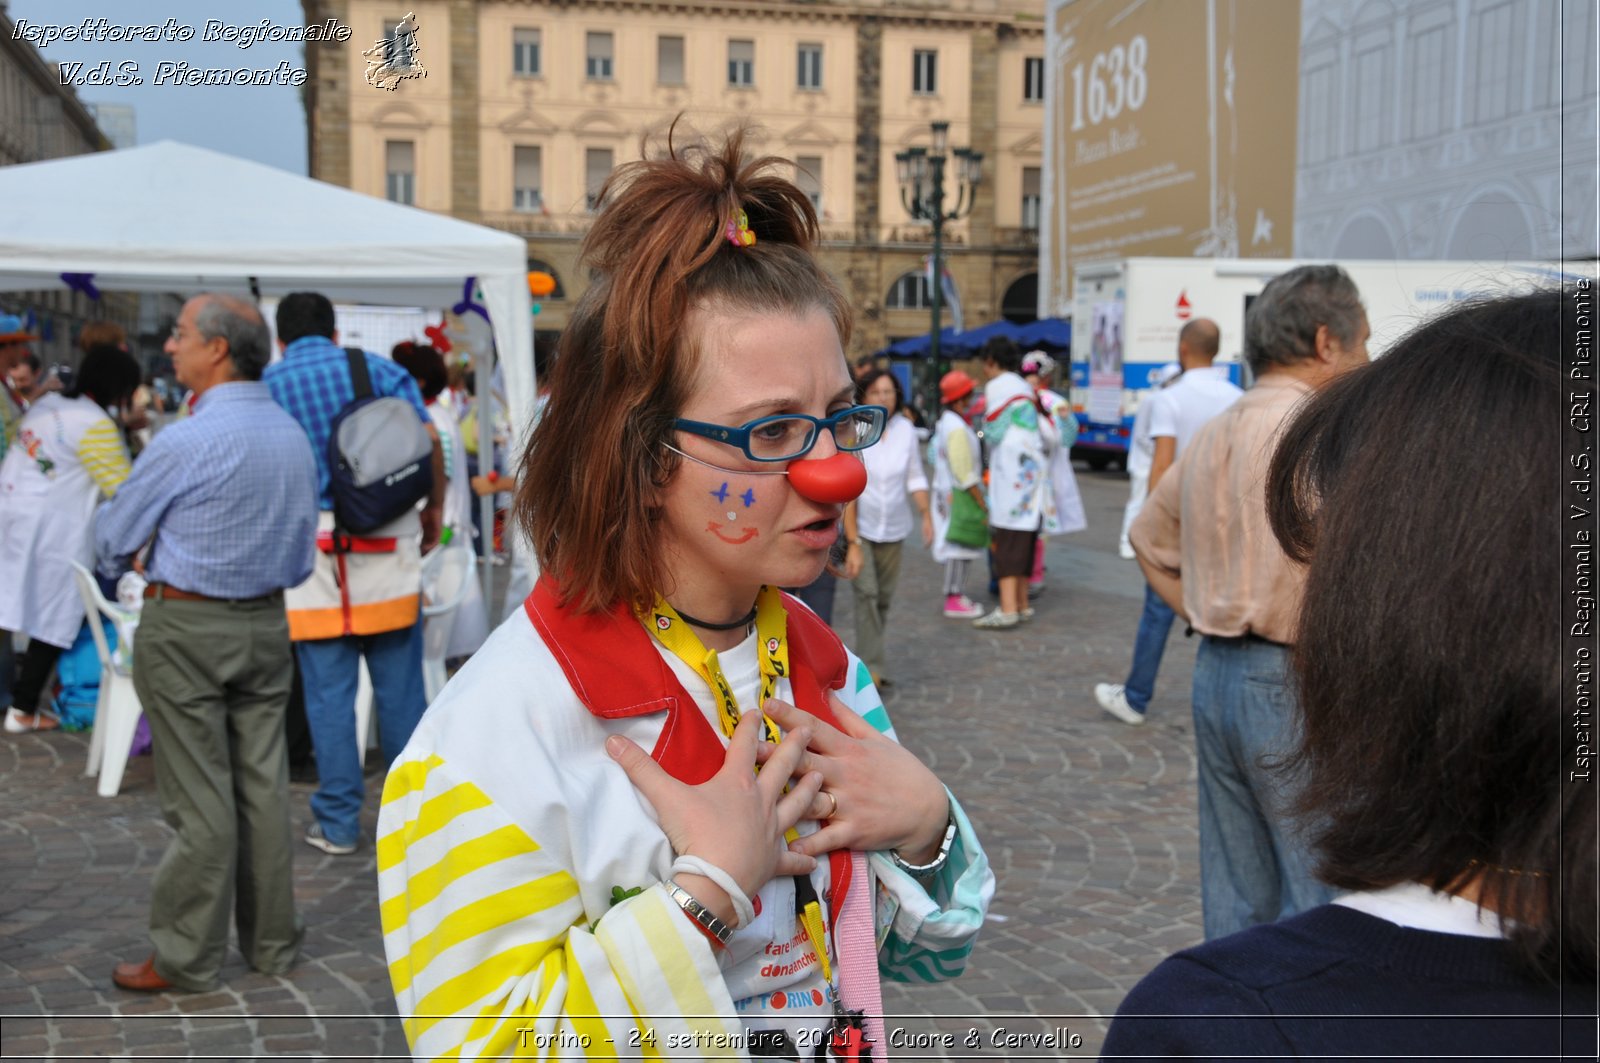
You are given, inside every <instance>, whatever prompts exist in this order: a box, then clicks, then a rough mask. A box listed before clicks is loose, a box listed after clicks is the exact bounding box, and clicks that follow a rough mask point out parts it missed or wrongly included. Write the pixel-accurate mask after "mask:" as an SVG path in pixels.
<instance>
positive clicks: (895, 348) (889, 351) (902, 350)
mask: <svg viewBox="0 0 1600 1063" xmlns="http://www.w3.org/2000/svg"><path fill="white" fill-rule="evenodd" d="M958 335H959V333H957V332H956V330H955V329H954V328H953V327H952V328H946V329H941V330H940V332H939V349H940V350H941V351H948V350H950V348H951V346H952V345H953V344H954V343H955V342H956V337H957V336H958ZM928 347H929V342H928V337H927V336H926V335H922V336H907V337H906V338H905V339H903V340H900V341H898V342H896V343H891V344H889V346H887V347H885V348H884V349H883V350H881V351H878V352H877V355H878V357H879V358H883V357H889V358H926V357H927V356H928Z"/></svg>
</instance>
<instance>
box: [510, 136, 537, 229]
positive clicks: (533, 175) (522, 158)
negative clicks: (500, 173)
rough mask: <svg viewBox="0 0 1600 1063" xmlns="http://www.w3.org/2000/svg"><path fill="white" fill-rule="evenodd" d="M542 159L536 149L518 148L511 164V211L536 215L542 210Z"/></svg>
mask: <svg viewBox="0 0 1600 1063" xmlns="http://www.w3.org/2000/svg"><path fill="white" fill-rule="evenodd" d="M542 163H543V159H542V157H541V153H540V150H539V149H538V148H536V147H518V148H516V149H515V150H514V152H513V157H512V163H511V209H512V210H518V211H525V212H528V213H535V214H536V213H538V212H539V211H541V210H543V209H544V181H543V180H542V179H541V177H542V171H543V165H542Z"/></svg>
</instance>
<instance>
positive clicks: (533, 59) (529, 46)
mask: <svg viewBox="0 0 1600 1063" xmlns="http://www.w3.org/2000/svg"><path fill="white" fill-rule="evenodd" d="M511 72H512V73H513V74H515V75H516V76H517V77H519V78H536V77H538V76H539V74H540V73H541V72H542V71H541V70H540V69H539V31H538V30H527V29H521V30H512V31H511Z"/></svg>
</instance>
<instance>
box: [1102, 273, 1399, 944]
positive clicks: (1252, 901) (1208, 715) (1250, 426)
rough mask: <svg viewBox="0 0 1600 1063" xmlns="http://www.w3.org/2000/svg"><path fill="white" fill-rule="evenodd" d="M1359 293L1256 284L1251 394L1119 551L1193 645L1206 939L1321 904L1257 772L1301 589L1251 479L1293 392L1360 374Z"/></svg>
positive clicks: (1192, 447) (1215, 427)
mask: <svg viewBox="0 0 1600 1063" xmlns="http://www.w3.org/2000/svg"><path fill="white" fill-rule="evenodd" d="M1370 334H1371V330H1370V328H1369V327H1368V325H1367V315H1366V311H1365V310H1364V309H1363V308H1362V306H1361V296H1360V293H1359V292H1358V291H1357V290H1356V286H1355V284H1354V283H1353V282H1352V281H1351V280H1350V277H1349V276H1348V275H1347V274H1346V273H1345V272H1344V271H1343V270H1342V269H1340V268H1339V267H1337V266H1301V267H1299V268H1297V269H1293V270H1290V271H1289V272H1288V273H1284V274H1282V275H1280V276H1278V277H1275V278H1273V280H1272V281H1271V282H1270V283H1268V284H1267V286H1266V287H1265V288H1264V289H1262V292H1261V294H1260V296H1258V297H1257V298H1256V300H1255V302H1254V303H1253V304H1252V306H1251V308H1250V313H1249V315H1248V317H1247V318H1246V320H1245V356H1246V359H1247V360H1248V362H1249V365H1250V369H1251V371H1252V372H1253V373H1254V375H1255V385H1254V386H1253V387H1252V388H1251V389H1250V390H1249V391H1247V392H1245V394H1244V395H1243V396H1242V397H1241V398H1239V399H1238V400H1237V401H1236V402H1234V403H1233V404H1232V405H1231V406H1229V407H1228V408H1227V409H1225V410H1224V411H1223V412H1221V413H1220V414H1217V415H1216V416H1215V417H1213V418H1212V419H1211V420H1210V421H1208V422H1206V423H1205V424H1204V425H1203V426H1202V427H1201V428H1200V430H1199V431H1198V432H1197V433H1196V434H1195V436H1194V438H1193V440H1191V441H1190V443H1189V445H1188V446H1187V448H1185V450H1184V452H1183V455H1182V456H1181V457H1180V458H1179V459H1178V461H1177V462H1176V464H1174V465H1173V466H1172V468H1171V469H1170V470H1168V471H1167V473H1166V475H1165V476H1164V477H1162V479H1161V482H1160V484H1159V485H1157V486H1156V487H1155V488H1154V490H1153V491H1152V493H1151V496H1150V499H1149V501H1148V502H1146V503H1145V507H1144V509H1143V511H1141V512H1140V514H1139V517H1138V519H1137V520H1135V521H1134V524H1133V528H1132V529H1131V530H1130V532H1129V539H1130V540H1131V541H1132V543H1133V548H1134V551H1135V553H1137V554H1138V557H1139V564H1140V566H1141V567H1142V568H1143V569H1144V573H1145V578H1146V579H1147V580H1148V581H1149V583H1150V586H1151V587H1152V588H1153V589H1154V590H1155V591H1156V593H1158V594H1160V595H1161V597H1162V598H1163V599H1165V600H1166V602H1167V603H1168V604H1169V605H1171V606H1172V607H1173V609H1175V610H1176V611H1177V612H1178V613H1179V615H1181V616H1183V617H1184V618H1185V619H1186V620H1188V622H1189V625H1190V626H1191V627H1192V628H1193V629H1194V630H1195V631H1197V632H1199V633H1200V635H1201V636H1202V638H1201V642H1200V648H1199V650H1198V652H1197V654H1196V657H1195V672H1194V696H1193V701H1194V722H1195V753H1196V758H1197V760H1198V762H1199V785H1200V889H1201V898H1202V901H1203V905H1204V921H1205V931H1206V937H1207V938H1208V939H1210V938H1216V937H1221V936H1223V935H1225V934H1231V933H1233V932H1234V931H1237V930H1242V929H1244V928H1245V927H1247V926H1250V925H1252V924H1255V923H1265V922H1273V921H1275V920H1277V919H1280V918H1282V917H1284V916H1287V915H1292V914H1294V913H1296V912H1299V911H1303V910H1305V909H1307V908H1310V907H1312V906H1313V905H1316V904H1320V903H1323V902H1324V901H1326V900H1327V899H1328V897H1329V895H1330V894H1329V891H1328V889H1327V887H1325V886H1324V885H1322V884H1321V883H1320V882H1318V881H1317V879H1316V877H1315V875H1314V873H1313V870H1312V868H1313V863H1312V858H1311V855H1310V850H1309V847H1308V846H1307V845H1306V842H1305V838H1304V835H1303V834H1302V832H1301V831H1300V830H1299V829H1298V828H1297V825H1296V824H1294V823H1293V822H1292V821H1290V820H1288V819H1287V818H1286V817H1285V815H1284V809H1285V806H1286V805H1287V802H1288V799H1289V797H1291V796H1292V793H1290V792H1289V791H1291V790H1292V785H1291V784H1290V783H1289V781H1288V780H1286V779H1284V778H1283V777H1282V776H1280V775H1277V774H1275V773H1273V772H1272V771H1271V770H1270V769H1269V768H1268V767H1267V766H1266V765H1270V764H1271V763H1272V761H1273V759H1274V758H1276V757H1278V756H1279V755H1281V754H1282V753H1283V752H1284V751H1285V750H1287V748H1288V746H1289V740H1290V735H1291V732H1292V729H1293V727H1294V724H1295V715H1296V711H1297V710H1296V705H1295V696H1294V690H1293V687H1292V686H1291V685H1290V682H1289V654H1290V648H1291V645H1292V644H1293V642H1294V637H1295V624H1296V620H1297V615H1298V612H1299V607H1300V595H1301V589H1302V586H1303V583H1304V579H1305V574H1304V567H1303V566H1301V565H1297V564H1295V563H1294V562H1292V561H1290V560H1289V558H1288V557H1287V556H1285V555H1284V553H1283V551H1282V549H1281V548H1280V547H1279V546H1278V542H1277V540H1276V539H1275V538H1274V537H1273V534H1272V530H1271V528H1270V527H1269V526H1268V524H1267V512H1266V496H1265V487H1264V485H1265V483H1266V478H1267V466H1268V465H1269V464H1270V462H1271V461H1272V453H1273V450H1274V448H1275V447H1276V445H1277V441H1278V437H1279V435H1280V434H1281V432H1282V430H1283V428H1284V426H1285V425H1286V424H1287V423H1288V420H1289V418H1290V416H1291V415H1292V414H1293V413H1294V411H1295V408H1296V407H1297V406H1298V404H1299V403H1300V401H1301V399H1303V398H1304V397H1305V396H1306V395H1309V394H1310V393H1311V392H1312V391H1313V390H1315V389H1317V388H1320V387H1322V386H1323V385H1325V384H1327V383H1328V382H1329V381H1331V380H1333V379H1334V378H1335V377H1337V376H1338V375H1339V374H1341V373H1344V372H1346V371H1348V370H1350V369H1354V368H1356V367H1357V366H1360V365H1364V364H1365V363H1366V361H1367V338H1368V336H1370Z"/></svg>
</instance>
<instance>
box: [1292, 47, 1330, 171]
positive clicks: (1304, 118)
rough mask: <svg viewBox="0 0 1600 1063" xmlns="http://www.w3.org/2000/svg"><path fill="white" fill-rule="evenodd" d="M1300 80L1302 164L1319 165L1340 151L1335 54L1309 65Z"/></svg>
mask: <svg viewBox="0 0 1600 1063" xmlns="http://www.w3.org/2000/svg"><path fill="white" fill-rule="evenodd" d="M1302 69H1303V71H1304V73H1302V74H1301V77H1300V163H1301V165H1315V164H1317V163H1322V162H1327V161H1329V160H1331V159H1333V158H1336V157H1337V155H1338V152H1339V144H1338V126H1337V125H1336V124H1335V118H1336V115H1337V107H1338V103H1337V101H1338V94H1337V91H1336V90H1337V88H1338V83H1339V79H1338V70H1337V68H1336V67H1335V65H1334V57H1333V56H1332V54H1324V55H1323V56H1322V57H1320V58H1319V59H1317V60H1314V61H1313V62H1310V63H1305V64H1304V65H1303V67H1302Z"/></svg>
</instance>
